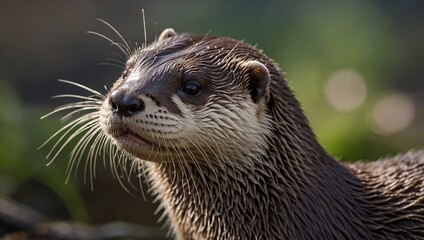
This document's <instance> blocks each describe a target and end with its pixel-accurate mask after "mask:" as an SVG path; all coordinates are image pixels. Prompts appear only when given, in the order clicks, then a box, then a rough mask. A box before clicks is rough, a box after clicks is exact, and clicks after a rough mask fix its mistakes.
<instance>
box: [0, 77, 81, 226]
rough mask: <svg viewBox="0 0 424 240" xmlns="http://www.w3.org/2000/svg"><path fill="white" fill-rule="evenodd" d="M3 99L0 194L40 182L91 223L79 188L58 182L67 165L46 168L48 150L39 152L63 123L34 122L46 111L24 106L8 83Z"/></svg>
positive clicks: (1, 89) (1, 88)
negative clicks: (0, 182)
mask: <svg viewBox="0 0 424 240" xmlns="http://www.w3.org/2000/svg"><path fill="white" fill-rule="evenodd" d="M0 96H2V97H1V98H0V132H1V133H2V134H1V135H0V142H1V144H0V179H1V180H2V184H0V193H1V194H6V195H7V194H12V193H13V192H14V191H17V189H18V188H19V186H21V185H22V184H24V183H25V182H27V181H30V180H31V179H36V180H38V181H40V182H42V183H44V184H45V185H46V186H48V187H50V188H51V189H53V190H54V191H55V192H56V194H58V195H59V197H60V199H61V200H62V201H63V202H64V203H65V205H66V207H67V208H68V209H69V212H70V213H71V214H72V217H73V218H74V219H79V220H87V213H86V211H85V207H84V204H83V203H82V201H81V199H80V197H79V194H78V190H77V186H76V185H75V184H74V183H73V182H70V184H68V185H67V187H66V188H65V187H63V185H64V181H62V180H59V181H58V179H63V175H64V167H65V166H66V163H67V161H58V165H59V164H60V165H61V166H57V167H56V168H46V163H47V160H45V159H46V155H47V153H48V149H47V148H44V149H42V150H40V151H37V148H38V147H39V146H40V145H41V143H42V142H43V141H45V140H46V139H47V138H48V137H49V136H51V135H52V134H53V132H52V131H55V129H58V128H59V127H60V121H59V119H57V118H50V119H47V120H45V121H34V120H35V119H39V118H40V116H42V112H43V111H46V110H40V109H39V107H37V106H33V105H29V106H24V104H23V103H22V101H21V100H20V99H19V97H18V96H17V95H16V93H15V91H14V90H13V89H12V88H11V86H10V85H9V84H8V83H7V82H5V81H0ZM43 160H44V161H43Z"/></svg>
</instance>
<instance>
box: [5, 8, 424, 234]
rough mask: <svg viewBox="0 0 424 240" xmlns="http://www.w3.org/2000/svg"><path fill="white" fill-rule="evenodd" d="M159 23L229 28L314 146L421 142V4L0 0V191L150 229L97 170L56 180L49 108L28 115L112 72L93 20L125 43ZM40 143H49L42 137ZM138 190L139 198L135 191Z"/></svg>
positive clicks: (353, 152) (384, 147)
mask: <svg viewBox="0 0 424 240" xmlns="http://www.w3.org/2000/svg"><path fill="white" fill-rule="evenodd" d="M142 9H144V10H145V15H146V28H147V38H148V42H151V41H152V40H153V39H154V38H155V36H157V35H158V34H160V32H161V31H162V30H163V29H164V28H167V27H173V28H174V29H176V31H178V32H194V33H200V34H206V33H209V34H211V35H219V36H229V37H232V38H236V39H239V40H244V41H245V42H248V43H250V44H253V45H256V46H257V47H258V48H260V49H263V50H264V52H265V53H266V54H267V55H268V56H270V57H271V58H273V59H275V61H276V62H277V63H279V65H280V66H281V68H282V69H283V71H284V72H286V73H287V78H288V80H289V83H290V85H291V86H292V87H293V89H294V90H295V92H296V94H297V96H298V98H299V99H300V100H301V102H302V105H303V108H304V110H305V112H306V114H307V116H308V118H309V120H310V122H311V125H312V127H313V128H314V130H315V132H316V134H317V136H318V138H319V140H320V142H321V143H322V144H323V146H324V147H325V148H326V149H327V150H328V151H329V152H330V153H331V154H332V155H333V156H335V157H337V158H339V159H342V160H345V161H351V160H358V159H363V160H374V159H376V158H378V157H380V156H387V155H393V154H395V153H398V152H405V151H407V150H408V149H423V148H424V144H423V143H424V15H423V13H424V1H420V0H415V1H387V0H380V1H371V0H359V1H346V0H337V1H312V0H306V1H241V0H238V1H223V0H222V1H194V0H192V1H165V0H160V1H134V0H132V1H111V0H95V1H47V0H41V1H29V0H26V1H4V0H3V1H1V2H0V194H1V195H7V196H11V197H13V198H14V199H16V200H18V201H20V202H23V203H25V204H28V205H30V206H32V207H34V208H35V209H37V210H39V211H41V212H42V213H44V214H46V215H47V216H49V217H50V218H51V219H77V220H82V221H86V222H88V223H92V224H101V223H106V222H110V221H126V222H131V223H136V224H142V225H147V226H159V225H155V224H156V221H157V217H158V216H154V214H153V213H154V210H155V206H154V204H152V203H151V199H150V197H149V196H147V198H148V199H147V201H145V200H144V199H143V197H142V194H141V193H139V192H136V191H135V192H134V196H132V195H130V194H128V193H126V192H125V191H124V190H123V189H122V187H120V186H119V184H118V183H117V181H115V180H113V178H112V175H111V174H110V172H109V169H105V168H104V167H103V166H102V165H101V164H99V166H98V177H97V179H96V181H95V182H94V191H92V190H91V187H90V184H89V183H85V182H84V174H83V171H82V170H83V169H80V170H81V171H80V172H79V173H78V174H77V176H76V177H73V176H72V177H71V178H70V180H69V182H68V183H67V184H65V180H66V176H65V168H66V164H67V162H68V158H69V156H68V153H69V152H70V150H69V149H68V150H65V151H64V153H63V154H61V155H60V157H59V158H58V159H57V160H56V161H55V162H54V163H53V164H52V165H51V166H50V167H46V163H47V162H48V161H47V160H46V159H45V157H46V155H47V153H48V150H49V148H48V147H47V148H43V149H41V150H36V149H37V147H38V146H39V145H41V144H42V143H43V142H44V140H46V139H47V138H48V137H49V136H50V135H51V134H52V133H53V132H55V131H56V130H58V129H59V128H60V126H62V123H61V122H60V120H59V116H53V117H49V118H47V119H45V120H42V121H41V120H40V117H41V116H42V115H44V114H46V113H48V112H49V111H51V110H52V109H53V108H54V107H56V106H59V105H61V104H62V103H64V102H63V100H57V99H50V97H51V96H53V95H57V94H63V93H77V94H78V93H83V92H82V91H80V90H79V89H76V88H74V87H71V86H68V85H67V84H63V83H59V82H58V81H57V79H68V80H72V81H76V82H79V83H82V84H84V85H87V86H90V87H92V88H94V89H97V90H99V91H101V92H105V90H104V87H103V86H107V87H110V86H111V85H112V83H113V82H114V81H115V79H117V77H118V76H119V75H120V73H121V69H120V68H117V67H113V66H108V65H102V64H99V63H104V62H108V61H107V60H106V59H107V58H119V57H117V55H116V54H117V53H118V50H117V49H116V48H114V47H113V46H111V45H110V44H109V43H108V42H106V41H105V40H104V39H101V38H99V37H97V36H94V35H90V34H87V33H86V32H87V31H88V30H92V31H96V32H99V33H102V34H105V35H106V36H109V37H111V38H113V39H115V40H118V38H117V37H116V36H115V35H114V33H113V32H112V31H111V29H109V28H107V27H106V26H104V25H103V24H102V23H100V22H99V21H97V20H96V18H101V19H104V20H106V21H107V22H109V23H111V24H112V25H113V26H114V27H116V28H117V29H118V30H119V31H120V32H121V33H122V34H123V35H124V36H125V38H126V39H127V40H128V41H129V42H131V43H133V44H135V42H137V43H139V44H141V43H143V42H144V37H143V22H142V14H141V12H142ZM50 146H51V145H50ZM147 195H148V194H147Z"/></svg>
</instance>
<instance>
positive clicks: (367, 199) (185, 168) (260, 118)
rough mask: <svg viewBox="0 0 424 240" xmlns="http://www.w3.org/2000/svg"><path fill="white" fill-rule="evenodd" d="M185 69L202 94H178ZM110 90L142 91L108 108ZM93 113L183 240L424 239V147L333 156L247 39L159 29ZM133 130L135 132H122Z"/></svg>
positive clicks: (283, 83)
mask: <svg viewBox="0 0 424 240" xmlns="http://www.w3.org/2000/svg"><path fill="white" fill-rule="evenodd" d="M245 63H248V64H245ZM262 64H263V65H262ZM251 66H253V69H250V70H249V67H251ZM263 66H264V67H263ZM181 69H184V71H182V70H181ZM187 74H188V76H189V77H190V79H191V78H193V79H195V81H201V84H202V86H203V87H204V92H202V94H200V95H199V96H198V97H184V95H181V94H180V95H178V94H176V93H175V92H177V93H178V91H179V90H178V89H180V87H181V81H182V80H181V79H183V80H184V79H185V78H187ZM190 74H191V75H190ZM268 78H269V81H268V80H267V79H268ZM202 81H203V82H202ZM112 95H113V97H111V96H112ZM116 96H118V97H119V98H120V99H118V100H119V101H121V100H122V99H124V100H125V98H126V97H129V96H131V97H136V98H140V99H142V100H143V103H142V104H143V106H142V108H140V109H142V110H140V111H139V112H135V111H132V112H125V113H119V111H117V110H116V109H112V110H111V105H113V104H115V103H114V101H118V100H116V99H113V98H114V97H115V98H117V97H116ZM124 100H122V101H124ZM211 103H214V104H215V105H210V104H211ZM115 107H116V106H115ZM215 108H217V109H215ZM149 109H150V110H149ZM152 109H153V110H152ZM158 109H159V110H158ZM189 110H190V111H189ZM204 110H211V111H212V110H215V112H213V111H212V113H209V112H207V113H205V112H204ZM227 110H228V111H227ZM144 111H151V112H152V113H150V114H147V113H144ZM164 112H165V113H164ZM130 113H131V114H130ZM220 113H222V114H220ZM221 115H222V116H221ZM233 115H234V116H233ZM235 115H237V116H235ZM240 115H241V116H240ZM164 118H173V121H168V122H167V123H169V124H168V125H166V124H163V123H161V122H160V121H162V120H160V119H164ZM206 120H208V121H206ZM163 121H165V120H163ZM202 121H204V122H202ZM255 121H256V122H255ZM100 122H101V126H102V129H103V130H104V132H107V135H108V136H109V137H112V141H113V143H114V144H116V145H117V146H119V147H120V148H122V149H125V150H126V153H130V154H132V155H134V156H135V157H137V158H140V159H145V160H148V161H139V160H138V159H136V160H135V161H136V162H138V163H140V162H142V163H143V164H144V166H145V167H146V170H147V174H148V179H149V181H150V182H151V184H152V186H153V189H154V190H155V192H156V194H157V196H158V198H159V199H161V202H162V207H163V209H164V211H165V213H166V214H167V215H168V216H169V220H170V223H171V227H172V228H173V229H174V230H175V233H176V235H177V237H179V238H180V239H423V238H424V182H423V176H424V175H423V174H424V152H410V153H407V154H405V155H401V156H397V157H394V158H391V159H385V160H379V161H376V162H373V163H356V164H348V165H345V164H342V163H339V162H338V161H336V160H334V159H333V158H332V157H331V156H329V155H328V154H327V153H326V152H325V151H324V149H323V148H322V147H321V146H320V144H319V143H318V142H317V140H316V138H315V136H314V134H313V132H312V130H311V129H310V127H309V123H308V121H307V119H306V117H305V116H304V114H303V112H302V110H301V108H300V104H299V102H298V101H297V100H296V98H295V97H294V95H293V93H292V91H291V89H290V88H289V87H288V85H287V82H286V80H285V78H284V76H283V74H282V73H281V71H280V69H279V68H278V67H277V66H276V64H275V63H274V62H273V61H272V60H270V59H269V58H268V57H267V56H265V55H264V54H263V53H261V52H260V51H259V50H257V49H256V48H254V47H252V46H250V45H248V44H245V43H241V42H238V41H235V40H232V39H228V38H215V37H210V36H198V35H191V34H181V35H175V33H173V31H170V30H167V31H166V32H165V33H164V34H162V36H161V37H160V38H159V40H158V41H156V42H154V43H153V44H152V45H150V46H148V47H146V48H144V49H141V50H139V51H136V52H135V53H134V54H133V56H132V57H131V60H130V61H129V63H128V64H127V70H126V72H125V74H124V76H123V77H121V78H120V79H119V80H118V81H117V83H116V84H115V85H114V87H113V88H112V90H111V91H110V94H109V95H108V96H107V98H106V100H105V101H104V103H103V106H102V108H101V111H100ZM187 122H188V123H187ZM206 123H208V124H209V123H213V124H215V125H211V126H216V127H215V128H210V129H209V128H208V129H209V130H210V132H206V130H205V126H206V125H202V124H206ZM254 123H255V124H254ZM184 124H185V125H184ZM243 124H245V125H243ZM249 124H250V125H249ZM252 124H253V125H252ZM159 125H162V126H159ZM167 126H170V127H169V128H168V127H167ZM187 126H189V127H190V126H191V127H192V128H187ZM208 126H209V125H208ZM249 126H252V127H255V126H256V127H257V129H256V128H255V129H256V130H253V128H252V129H251V127H249ZM177 127H179V128H181V129H185V130H184V131H183V134H192V131H193V132H195V133H196V134H195V135H193V138H189V137H187V139H182V140H181V142H182V143H180V142H179V141H174V139H172V136H174V135H172V134H171V135H169V136H168V135H166V134H168V132H169V131H171V132H172V131H174V130H175V128H177ZM184 127H185V128H184ZM196 127H198V128H196ZM238 128H244V129H241V130H240V132H238V131H239V130H237V129H238ZM187 129H188V130H187ZM199 129H200V130H199ZM129 131H131V132H132V133H131V132H130V133H131V134H132V135H131V136H132V137H131V138H128V139H130V140H131V139H132V140H131V141H132V142H131V141H129V140H128V141H129V142H128V141H127V142H125V141H124V142H123V140H122V141H121V140H120V139H121V138H122V136H124V138H125V137H126V136H127V135H126V134H128V132H129ZM146 132H149V133H148V134H147V133H146ZM165 133H166V134H165ZM140 134H141V135H140ZM249 134H253V135H249ZM255 134H256V135H255ZM135 135H138V137H140V136H143V138H144V140H146V141H147V142H150V143H152V142H153V144H146V143H145V141H144V140H140V139H139V140H134V136H135ZM252 136H253V137H252ZM162 137H163V138H162ZM165 137H166V139H165ZM197 137H199V138H197ZM135 138H137V137H135ZM168 138H169V139H168ZM168 141H169V142H168ZM140 142H141V144H142V145H143V146H145V147H146V149H149V150H144V147H143V148H141V147H138V146H140ZM221 143H222V144H221ZM178 144H182V145H181V146H182V147H181V146H180V145H178ZM184 144H185V145H184ZM249 144H250V145H249ZM170 146H171V147H170ZM161 152H162V153H163V154H162V153H161ZM164 153H167V154H168V155H167V154H164ZM169 155H171V156H169ZM172 155H173V156H172Z"/></svg>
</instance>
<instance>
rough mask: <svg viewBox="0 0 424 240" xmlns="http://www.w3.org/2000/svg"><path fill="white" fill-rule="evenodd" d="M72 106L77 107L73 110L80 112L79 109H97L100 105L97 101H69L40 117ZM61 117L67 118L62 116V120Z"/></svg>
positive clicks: (72, 107)
mask: <svg viewBox="0 0 424 240" xmlns="http://www.w3.org/2000/svg"><path fill="white" fill-rule="evenodd" d="M74 108H77V110H76V111H75V112H81V111H85V110H98V109H99V108H100V107H99V106H98V104H97V103H93V102H79V103H69V104H65V105H62V106H60V107H58V108H56V109H54V110H53V111H51V112H50V113H48V114H46V115H44V116H42V117H41V119H44V118H46V117H49V116H51V115H53V114H55V113H58V112H62V111H65V110H69V109H74ZM68 115H69V114H68ZM63 119H67V118H64V117H62V120H63Z"/></svg>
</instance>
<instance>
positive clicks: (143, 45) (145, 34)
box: [141, 8, 147, 47]
mask: <svg viewBox="0 0 424 240" xmlns="http://www.w3.org/2000/svg"><path fill="white" fill-rule="evenodd" d="M141 13H142V16H143V33H144V43H143V44H142V45H141V47H145V46H146V45H147V28H146V14H145V13H144V8H143V9H141Z"/></svg>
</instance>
